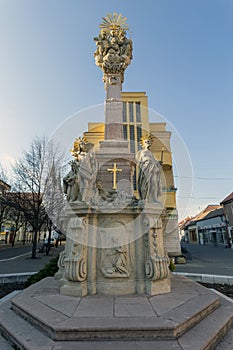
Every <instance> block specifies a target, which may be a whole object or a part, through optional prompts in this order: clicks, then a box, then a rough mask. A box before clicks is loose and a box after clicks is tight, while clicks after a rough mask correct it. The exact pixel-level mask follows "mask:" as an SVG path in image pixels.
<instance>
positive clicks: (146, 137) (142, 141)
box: [140, 134, 153, 146]
mask: <svg viewBox="0 0 233 350" xmlns="http://www.w3.org/2000/svg"><path fill="white" fill-rule="evenodd" d="M145 140H148V141H150V143H151V144H152V142H153V138H152V135H150V134H147V135H145V136H143V137H141V138H140V145H141V146H142V145H143V144H144V142H145Z"/></svg>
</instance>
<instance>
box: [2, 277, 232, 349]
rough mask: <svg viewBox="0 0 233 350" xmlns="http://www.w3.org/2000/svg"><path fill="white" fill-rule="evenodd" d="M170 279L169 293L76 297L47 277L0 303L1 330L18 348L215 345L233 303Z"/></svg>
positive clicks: (227, 323) (180, 279) (228, 324)
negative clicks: (67, 293)
mask: <svg viewBox="0 0 233 350" xmlns="http://www.w3.org/2000/svg"><path fill="white" fill-rule="evenodd" d="M171 280H172V290H171V293H169V294H163V295H157V296H152V297H150V296H148V295H145V294H144V295H137V294H134V295H128V296H109V295H108V296H106V295H95V296H87V297H85V298H82V297H80V298H76V297H75V298H74V297H72V296H64V295H61V293H60V290H59V282H58V281H56V280H55V279H54V278H46V279H44V280H42V281H40V282H38V283H36V284H34V285H32V286H31V287H29V288H27V289H25V290H24V291H22V292H20V293H19V294H18V295H17V296H15V297H14V298H12V299H11V301H10V302H9V301H7V302H5V303H4V304H2V305H1V306H0V333H1V334H2V335H3V336H4V337H5V339H7V340H8V342H9V343H11V344H12V345H13V346H14V347H17V348H19V349H20V350H22V349H23V350H37V349H38V350H39V349H45V350H49V349H54V350H55V349H56V350H58V349H62V350H73V349H75V350H83V349H90V350H94V349H95V350H96V349H97V350H100V349H101V350H102V349H113V350H116V349H119V348H120V349H122V350H126V349H127V350H128V349H129V350H133V349H135V348H137V349H143V350H150V349H161V350H162V349H164V350H167V349H175V350H188V349H195V350H204V349H216V350H217V349H218V346H217V344H218V342H219V341H220V340H221V339H222V338H223V336H224V335H225V334H226V333H227V331H228V330H229V328H230V327H231V326H232V323H233V304H232V302H230V301H228V300H226V299H224V298H222V297H221V296H219V294H216V293H215V292H214V291H212V290H209V289H207V288H205V287H203V286H201V285H199V284H198V283H196V282H193V281H191V280H189V279H187V278H186V277H180V276H172V278H171ZM0 340H1V339H0ZM223 345H224V343H223ZM9 348H10V345H9ZM223 348H224V349H228V348H229V349H231V345H229V344H228V348H227V347H224V346H223V347H220V348H219V349H223Z"/></svg>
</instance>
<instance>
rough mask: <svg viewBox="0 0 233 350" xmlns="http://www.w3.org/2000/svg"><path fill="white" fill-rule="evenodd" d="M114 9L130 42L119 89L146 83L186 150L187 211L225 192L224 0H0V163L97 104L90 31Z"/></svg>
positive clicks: (229, 6) (232, 30)
mask: <svg viewBox="0 0 233 350" xmlns="http://www.w3.org/2000/svg"><path fill="white" fill-rule="evenodd" d="M114 11H116V12H119V13H122V14H123V15H124V16H126V17H127V18H128V24H129V27H130V36H131V37H132V39H133V44H134V52H133V56H134V58H133V61H132V63H131V65H130V66H129V67H128V69H127V71H126V74H125V83H124V85H123V90H124V91H146V92H147V95H148V98H149V106H150V108H152V109H153V110H156V111H158V112H159V113H160V114H162V115H163V116H165V118H166V119H167V120H168V121H169V122H170V123H171V124H172V125H174V127H175V128H176V130H177V131H178V132H179V134H180V135H181V137H182V139H183V140H184V143H185V144H186V147H187V149H188V151H189V153H190V157H191V160H192V165H193V170H194V189H193V194H192V196H191V197H192V198H191V200H190V209H189V212H188V214H195V213H196V212H198V211H199V210H200V209H203V208H204V207H205V206H206V205H207V204H209V203H219V202H220V201H221V200H222V199H223V198H224V197H225V196H227V195H228V194H229V193H230V192H232V191H233V160H232V130H233V118H232V112H233V98H232V92H233V41H232V35H233V21H232V16H233V1H232V0H145V1H135V0H124V1H123V0H118V1H111V0H108V1H107V0H98V1H92V0H86V1H79V0H75V1H74V0H68V1H65V0H0V43H1V55H0V77H1V79H0V114H1V126H2V128H1V138H0V162H1V163H3V165H7V164H8V163H9V161H13V160H14V159H15V158H17V157H18V156H19V155H20V154H21V152H22V149H24V148H26V147H27V146H28V144H29V143H30V142H31V141H32V139H33V138H34V137H35V136H36V135H39V136H42V135H48V136H49V135H51V134H52V133H53V132H54V130H55V129H56V128H57V127H58V126H59V125H60V124H61V123H62V122H64V120H66V119H67V118H68V117H69V116H71V115H72V114H74V113H76V112H78V111H80V110H82V109H83V108H87V107H90V106H93V105H97V104H101V103H103V101H104V89H103V83H102V72H101V71H100V69H99V68H98V67H96V66H95V63H94V58H93V53H94V51H95V43H94V41H93V37H94V36H96V35H97V34H98V32H99V29H98V25H99V24H100V22H101V21H102V17H103V16H105V15H106V14H107V13H108V12H114ZM101 119H102V120H103V116H100V120H101ZM82 122H83V121H82V120H80V123H81V124H82ZM81 126H82V125H79V127H81ZM83 126H84V129H85V125H83ZM77 129H78V128H77ZM175 175H176V176H177V175H178V174H177V173H176V174H175ZM187 176H189V174H187ZM216 178H217V179H216ZM177 179H178V178H177ZM180 181H181V179H180ZM181 182H182V181H181ZM179 185H181V183H180V182H179ZM177 195H178V196H179V190H178V193H177ZM181 209H182V208H181Z"/></svg>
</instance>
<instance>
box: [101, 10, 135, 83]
mask: <svg viewBox="0 0 233 350" xmlns="http://www.w3.org/2000/svg"><path fill="white" fill-rule="evenodd" d="M100 28H101V31H100V34H99V36H98V37H95V38H94V40H95V42H96V46H97V48H96V51H95V53H94V57H95V63H96V65H97V66H98V67H100V68H101V69H102V70H103V72H104V81H106V75H107V74H120V76H121V82H122V83H123V81H124V71H125V69H126V68H127V66H128V65H129V64H130V62H131V59H132V58H133V55H132V52H133V45H132V40H131V39H127V37H126V30H128V26H127V24H126V18H125V17H123V16H122V15H121V14H119V15H118V14H117V13H115V12H114V14H108V15H107V16H106V18H103V22H102V23H101V24H100Z"/></svg>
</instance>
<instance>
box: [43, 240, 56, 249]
mask: <svg viewBox="0 0 233 350" xmlns="http://www.w3.org/2000/svg"><path fill="white" fill-rule="evenodd" d="M48 241H49V240H48V238H45V239H44V245H48V243H49V242H48ZM55 243H56V240H55V239H54V238H50V247H53V246H54V245H55Z"/></svg>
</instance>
